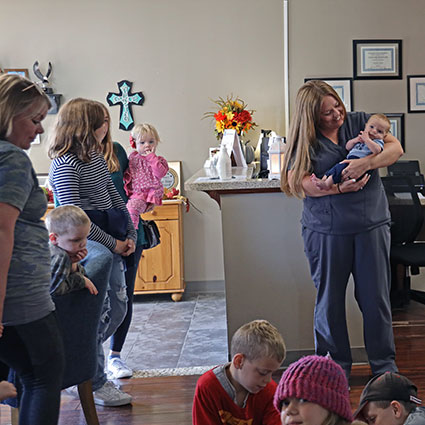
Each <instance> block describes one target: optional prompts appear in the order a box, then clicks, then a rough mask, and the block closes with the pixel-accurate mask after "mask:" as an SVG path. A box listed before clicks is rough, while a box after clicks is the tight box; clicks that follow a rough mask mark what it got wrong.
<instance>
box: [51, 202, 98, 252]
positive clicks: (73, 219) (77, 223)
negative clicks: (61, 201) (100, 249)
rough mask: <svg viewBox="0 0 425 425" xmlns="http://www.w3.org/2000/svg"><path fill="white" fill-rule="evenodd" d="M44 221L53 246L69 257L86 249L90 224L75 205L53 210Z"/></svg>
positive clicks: (87, 218)
mask: <svg viewBox="0 0 425 425" xmlns="http://www.w3.org/2000/svg"><path fill="white" fill-rule="evenodd" d="M45 221H46V226H47V229H48V231H49V239H50V242H51V243H52V244H53V245H56V246H58V247H59V248H62V249H63V250H64V251H66V252H67V253H68V254H69V255H71V256H72V255H75V254H77V253H78V252H79V251H81V250H82V249H84V248H85V247H86V244H87V235H88V234H89V231H90V224H91V222H90V219H89V217H88V216H87V214H86V213H85V212H84V211H83V210H82V209H81V208H79V207H77V206H75V205H64V206H60V207H57V208H54V209H53V210H52V211H50V213H49V214H47V216H46V220H45Z"/></svg>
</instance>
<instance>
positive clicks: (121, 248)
mask: <svg viewBox="0 0 425 425" xmlns="http://www.w3.org/2000/svg"><path fill="white" fill-rule="evenodd" d="M116 242H117V244H116V245H115V249H114V253H115V254H120V255H121V254H123V253H124V252H125V251H126V250H127V240H125V241H120V240H119V239H117V240H116Z"/></svg>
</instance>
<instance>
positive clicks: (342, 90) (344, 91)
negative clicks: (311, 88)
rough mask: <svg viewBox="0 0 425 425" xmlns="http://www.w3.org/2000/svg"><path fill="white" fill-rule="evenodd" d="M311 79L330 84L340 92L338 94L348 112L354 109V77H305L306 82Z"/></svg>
mask: <svg viewBox="0 0 425 425" xmlns="http://www.w3.org/2000/svg"><path fill="white" fill-rule="evenodd" d="M310 80H321V81H324V82H325V83H327V84H329V85H330V86H331V87H332V88H333V89H334V90H335V91H336V92H337V93H338V96H339V97H340V98H341V100H342V103H343V104H344V106H345V109H346V110H347V112H351V111H352V110H353V79H352V78H348V77H347V78H345V77H341V78H339V77H338V78H335V77H329V78H324V77H320V78H319V77H317V78H312V77H309V78H305V79H304V82H305V83H306V82H307V81H310Z"/></svg>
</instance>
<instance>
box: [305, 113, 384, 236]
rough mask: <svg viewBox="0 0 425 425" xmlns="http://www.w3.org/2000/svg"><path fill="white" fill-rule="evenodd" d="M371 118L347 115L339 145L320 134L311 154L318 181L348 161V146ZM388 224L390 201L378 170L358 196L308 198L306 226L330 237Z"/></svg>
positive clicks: (364, 115)
mask: <svg viewBox="0 0 425 425" xmlns="http://www.w3.org/2000/svg"><path fill="white" fill-rule="evenodd" d="M368 118H369V115H368V114H365V113H364V112H348V113H347V117H346V119H345V121H344V124H343V125H342V126H341V127H340V129H339V132H338V145H336V144H335V143H333V142H332V141H331V140H329V139H328V138H327V137H324V136H323V135H322V134H320V133H319V134H318V138H317V144H316V145H315V146H314V147H312V151H311V162H312V168H313V172H314V173H315V174H316V175H317V176H318V177H322V176H323V175H324V173H325V171H327V170H328V169H329V168H331V167H332V166H334V165H335V164H336V163H338V162H340V161H343V160H344V159H345V158H346V156H347V154H348V152H347V150H346V149H345V144H346V143H347V141H348V140H350V139H352V138H353V137H356V136H357V135H358V134H359V133H360V131H362V130H364V127H365V124H366V122H367V120H368ZM389 222H390V212H389V209H388V201H387V197H386V195H385V191H384V188H383V185H382V182H381V179H380V177H379V173H378V170H373V171H372V173H371V176H370V179H369V181H368V182H367V184H366V186H365V187H364V189H363V190H359V191H358V192H350V193H344V194H338V195H329V196H322V197H317V198H315V197H310V196H306V198H305V199H304V207H303V213H302V218H301V223H302V224H303V226H305V227H307V228H309V229H311V230H314V231H316V232H319V233H327V234H331V235H344V234H353V233H360V232H365V231H368V230H371V229H374V228H376V227H378V226H381V225H383V224H385V223H389Z"/></svg>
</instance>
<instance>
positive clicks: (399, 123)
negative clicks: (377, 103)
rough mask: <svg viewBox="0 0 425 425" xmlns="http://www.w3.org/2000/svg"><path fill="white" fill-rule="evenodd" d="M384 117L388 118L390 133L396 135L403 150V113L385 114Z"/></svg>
mask: <svg viewBox="0 0 425 425" xmlns="http://www.w3.org/2000/svg"><path fill="white" fill-rule="evenodd" d="M385 116H386V117H388V119H389V120H390V123H391V128H390V131H391V134H392V135H393V136H394V137H396V138H397V139H398V140H400V143H401V146H402V147H403V150H406V149H405V143H404V114H403V113H400V114H393V113H391V114H385Z"/></svg>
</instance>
